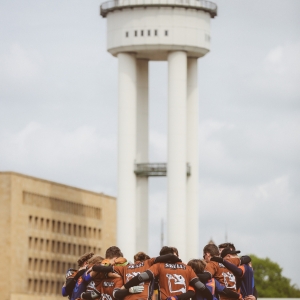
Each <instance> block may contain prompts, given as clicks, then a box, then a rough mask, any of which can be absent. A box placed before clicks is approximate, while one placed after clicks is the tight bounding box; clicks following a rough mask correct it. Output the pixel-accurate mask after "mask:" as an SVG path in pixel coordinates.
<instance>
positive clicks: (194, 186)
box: [186, 58, 199, 259]
mask: <svg viewBox="0 0 300 300" xmlns="http://www.w3.org/2000/svg"><path fill="white" fill-rule="evenodd" d="M197 73H198V60H197V58H188V67H187V162H188V163H189V164H190V166H191V175H190V176H188V177H187V202H186V205H187V211H186V213H187V218H186V220H187V231H186V237H187V243H186V245H187V259H192V258H194V257H198V256H199V245H198V244H199V243H198V239H199V229H198V227H199V224H198V220H199V218H198V214H199V209H198V207H199V205H198V202H199V199H198V197H199V191H198V185H199V171H198V168H199V167H198V166H199V158H198V157H199V145H198V139H199V136H198V132H199V129H198V128H199V117H198V116H199V100H198V76H197V75H198V74H197Z"/></svg>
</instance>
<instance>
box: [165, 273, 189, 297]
mask: <svg viewBox="0 0 300 300" xmlns="http://www.w3.org/2000/svg"><path fill="white" fill-rule="evenodd" d="M166 277H167V278H168V284H169V290H170V292H171V293H178V292H181V293H185V292H186V284H185V279H184V277H183V276H182V275H177V274H167V275H166ZM172 283H173V284H175V285H176V288H178V289H175V290H173V289H172ZM180 286H181V287H180Z"/></svg>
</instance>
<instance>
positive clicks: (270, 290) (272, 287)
mask: <svg viewBox="0 0 300 300" xmlns="http://www.w3.org/2000/svg"><path fill="white" fill-rule="evenodd" d="M250 256H251V259H252V266H253V270H254V280H255V287H256V290H257V294H258V297H259V298H300V289H299V288H298V287H297V286H296V285H292V284H291V280H290V279H288V278H286V277H284V276H282V274H281V273H282V268H280V266H279V265H278V264H277V263H275V262H273V261H271V260H270V259H269V258H259V257H257V256H255V255H253V254H251V255H250Z"/></svg>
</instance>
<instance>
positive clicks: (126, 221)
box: [117, 53, 137, 259]
mask: <svg viewBox="0 0 300 300" xmlns="http://www.w3.org/2000/svg"><path fill="white" fill-rule="evenodd" d="M118 60H119V111H118V118H119V124H118V131H119V134H118V199H117V245H118V246H119V247H120V249H121V250H122V252H123V253H124V255H125V257H128V258H130V259H131V258H132V257H133V255H134V254H135V251H136V219H135V218H136V211H135V208H136V176H135V174H134V163H135V156H136V102H137V88H136V70H137V67H136V58H135V56H134V55H133V54H130V53H119V54H118Z"/></svg>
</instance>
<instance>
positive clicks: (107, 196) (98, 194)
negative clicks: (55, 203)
mask: <svg viewBox="0 0 300 300" xmlns="http://www.w3.org/2000/svg"><path fill="white" fill-rule="evenodd" d="M1 174H6V175H16V176H20V177H24V178H28V179H33V180H38V181H42V182H45V183H51V184H55V185H59V186H61V187H67V188H71V189H73V190H77V191H82V192H85V193H90V194H93V195H97V196H103V197H106V198H111V199H116V197H113V196H109V195H106V194H104V193H97V192H93V191H89V190H85V189H81V188H77V187H74V186H70V185H66V184H62V183H58V182H55V181H51V180H46V179H41V178H38V177H34V176H30V175H25V174H21V173H17V172H13V171H3V172H0V175H1Z"/></svg>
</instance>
